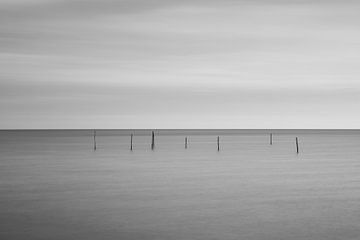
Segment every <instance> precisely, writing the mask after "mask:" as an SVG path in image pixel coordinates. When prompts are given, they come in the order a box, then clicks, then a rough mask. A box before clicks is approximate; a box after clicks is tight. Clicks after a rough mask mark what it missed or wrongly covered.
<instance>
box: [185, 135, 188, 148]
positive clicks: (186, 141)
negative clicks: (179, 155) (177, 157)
mask: <svg viewBox="0 0 360 240" xmlns="http://www.w3.org/2000/svg"><path fill="white" fill-rule="evenodd" d="M187 145H188V139H187V137H185V149H187Z"/></svg>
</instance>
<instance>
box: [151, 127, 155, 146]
mask: <svg viewBox="0 0 360 240" xmlns="http://www.w3.org/2000/svg"><path fill="white" fill-rule="evenodd" d="M154 148H155V133H154V131H152V132H151V150H154Z"/></svg>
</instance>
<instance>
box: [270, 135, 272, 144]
mask: <svg viewBox="0 0 360 240" xmlns="http://www.w3.org/2000/svg"><path fill="white" fill-rule="evenodd" d="M270 145H272V133H270Z"/></svg>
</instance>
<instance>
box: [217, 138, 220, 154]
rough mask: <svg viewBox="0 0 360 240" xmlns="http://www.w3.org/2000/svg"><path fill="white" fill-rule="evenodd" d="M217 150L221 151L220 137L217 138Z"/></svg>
mask: <svg viewBox="0 0 360 240" xmlns="http://www.w3.org/2000/svg"><path fill="white" fill-rule="evenodd" d="M217 150H218V151H220V137H219V136H218V137H217Z"/></svg>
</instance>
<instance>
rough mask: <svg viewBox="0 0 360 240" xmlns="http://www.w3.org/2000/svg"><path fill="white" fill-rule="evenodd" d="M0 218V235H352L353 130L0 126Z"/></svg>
mask: <svg viewBox="0 0 360 240" xmlns="http://www.w3.org/2000/svg"><path fill="white" fill-rule="evenodd" d="M152 131H154V148H153V149H152V148H151V141H152V136H151V134H152ZM94 132H96V133H95V134H96V136H95V141H96V150H95V149H94ZM270 134H271V135H270ZM131 135H133V137H132V150H131V149H130V148H131ZM218 137H219V143H218ZM185 138H187V148H185ZM271 138H272V144H271V142H270V141H271ZM296 138H298V152H297V146H296ZM0 226H1V227H0V239H4V240H7V239H26V240H31V239H34V240H35V239H36V240H40V239H46V240H48V239H77V240H78V239H86V240H92V239H102V240H103V239H105V240H106V239H120V240H130V239H131V240H135V239H136V240H138V239H139V240H140V239H141V240H142V239H143V240H147V239H153V240H162V239H163V240H165V239H166V240H172V239H174V240H175V239H176V240H197V239H199V240H200V239H201V240H202V239H203V240H211V239H221V240H227V239H234V240H242V239H244V240H290V239H291V240H300V239H301V240H305V239H309V240H310V239H311V240H315V239H316V240H337V239H339V240H347V239H349V240H350V239H353V240H355V239H360V130H230V129H229V130H221V129H217V130H205V129H204V130H170V129H163V130H158V129H155V130H151V129H138V130H136V129H132V130H101V129H97V130H96V131H94V130H93V129H90V130H2V131H0Z"/></svg>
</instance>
